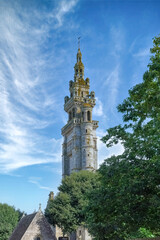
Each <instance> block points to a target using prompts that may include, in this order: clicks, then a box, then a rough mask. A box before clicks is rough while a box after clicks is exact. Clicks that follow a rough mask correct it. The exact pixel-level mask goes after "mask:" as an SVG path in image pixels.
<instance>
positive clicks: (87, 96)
mask: <svg viewBox="0 0 160 240" xmlns="http://www.w3.org/2000/svg"><path fill="white" fill-rule="evenodd" d="M69 91H70V96H66V97H65V98H64V101H65V103H64V110H65V111H66V112H67V114H68V122H67V124H66V125H65V126H64V127H63V128H62V135H63V136H64V143H63V153H62V158H63V176H66V175H70V174H71V173H72V172H77V171H80V170H88V171H95V170H96V169H97V137H96V128H97V127H98V121H94V120H92V110H93V108H94V106H95V101H96V100H95V93H94V92H93V91H91V92H90V84H89V78H86V79H84V65H83V63H82V53H81V50H80V45H79V46H78V52H77V61H76V64H75V66H74V81H72V80H71V81H70V82H69Z"/></svg>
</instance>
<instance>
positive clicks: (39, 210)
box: [38, 203, 42, 212]
mask: <svg viewBox="0 0 160 240" xmlns="http://www.w3.org/2000/svg"><path fill="white" fill-rule="evenodd" d="M38 212H42V208H41V203H40V204H39V209H38Z"/></svg>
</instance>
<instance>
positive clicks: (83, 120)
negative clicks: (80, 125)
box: [82, 112, 84, 121]
mask: <svg viewBox="0 0 160 240" xmlns="http://www.w3.org/2000/svg"><path fill="white" fill-rule="evenodd" d="M82 119H83V121H84V112H82Z"/></svg>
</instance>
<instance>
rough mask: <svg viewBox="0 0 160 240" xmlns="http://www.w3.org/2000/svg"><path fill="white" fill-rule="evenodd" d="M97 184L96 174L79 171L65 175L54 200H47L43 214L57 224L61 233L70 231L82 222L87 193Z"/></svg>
mask: <svg viewBox="0 0 160 240" xmlns="http://www.w3.org/2000/svg"><path fill="white" fill-rule="evenodd" d="M97 186H98V175H97V174H96V173H93V172H88V171H80V172H78V173H72V174H71V176H66V177H65V178H64V179H63V180H62V184H61V185H60V187H59V193H58V195H57V196H56V197H55V199H54V200H50V201H49V202H48V205H47V208H46V210H45V216H46V217H47V218H48V220H49V222H50V223H51V224H53V225H55V224H56V225H58V226H59V227H60V228H61V229H62V230H63V233H67V232H69V233H71V232H73V231H75V230H76V229H77V227H78V226H80V225H83V224H84V220H85V213H84V211H83V209H84V206H85V205H86V204H87V203H88V199H87V197H86V196H87V194H88V192H89V191H90V190H91V189H94V188H96V187H97Z"/></svg>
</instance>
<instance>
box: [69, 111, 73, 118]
mask: <svg viewBox="0 0 160 240" xmlns="http://www.w3.org/2000/svg"><path fill="white" fill-rule="evenodd" d="M71 118H72V113H71V112H69V120H71Z"/></svg>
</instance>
